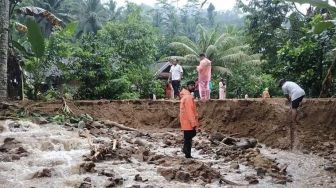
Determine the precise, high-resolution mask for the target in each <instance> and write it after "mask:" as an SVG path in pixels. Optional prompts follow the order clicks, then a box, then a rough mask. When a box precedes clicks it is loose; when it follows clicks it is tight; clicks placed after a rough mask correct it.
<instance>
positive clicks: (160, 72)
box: [152, 61, 171, 78]
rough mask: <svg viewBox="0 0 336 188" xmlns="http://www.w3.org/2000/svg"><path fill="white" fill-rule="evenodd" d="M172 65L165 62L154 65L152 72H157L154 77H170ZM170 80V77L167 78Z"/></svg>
mask: <svg viewBox="0 0 336 188" xmlns="http://www.w3.org/2000/svg"><path fill="white" fill-rule="evenodd" d="M170 66H171V63H170V62H169V61H165V62H158V63H155V64H154V65H152V70H153V71H154V72H155V74H154V76H155V77H156V78H164V77H167V75H168V76H169V74H167V73H169V70H170ZM167 78H168V77H167Z"/></svg>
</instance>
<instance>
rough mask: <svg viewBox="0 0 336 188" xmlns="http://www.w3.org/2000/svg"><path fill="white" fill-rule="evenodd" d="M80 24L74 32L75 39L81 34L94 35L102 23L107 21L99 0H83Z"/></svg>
mask: <svg viewBox="0 0 336 188" xmlns="http://www.w3.org/2000/svg"><path fill="white" fill-rule="evenodd" d="M80 6H81V10H82V12H81V14H80V17H79V19H80V23H79V25H78V28H77V31H76V38H78V37H79V36H81V35H82V34H83V33H94V34H96V33H97V32H98V30H99V29H100V28H101V26H102V22H103V21H106V20H107V19H108V16H109V15H108V12H107V10H106V9H105V7H104V6H103V4H102V3H101V1H100V0H83V2H82V3H81V5H80Z"/></svg>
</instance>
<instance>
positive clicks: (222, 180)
mask: <svg viewBox="0 0 336 188" xmlns="http://www.w3.org/2000/svg"><path fill="white" fill-rule="evenodd" d="M223 182H224V183H226V184H228V185H235V186H248V185H245V184H239V183H236V182H233V181H230V180H228V179H225V178H223V177H221V178H220V180H219V183H223Z"/></svg>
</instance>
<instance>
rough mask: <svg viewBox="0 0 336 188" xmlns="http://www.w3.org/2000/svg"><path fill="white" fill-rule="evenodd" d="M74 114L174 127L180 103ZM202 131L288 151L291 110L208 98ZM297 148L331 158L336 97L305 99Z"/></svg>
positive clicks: (91, 107) (97, 106)
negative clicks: (247, 138) (244, 139)
mask: <svg viewBox="0 0 336 188" xmlns="http://www.w3.org/2000/svg"><path fill="white" fill-rule="evenodd" d="M68 105H69V107H70V108H71V110H72V111H73V112H74V113H75V114H77V115H80V114H85V113H87V114H89V115H91V116H92V117H94V118H96V119H98V120H106V119H108V120H111V121H115V122H118V123H121V124H124V125H126V126H129V127H133V128H137V129H148V130H152V129H153V128H154V129H156V128H159V129H164V128H178V127H179V121H178V113H179V102H178V101H148V100H143V101H141V100H137V101H106V100H102V101H73V102H68ZM24 106H25V107H26V108H27V110H28V111H29V112H40V113H49V114H50V113H57V112H58V111H59V109H60V108H61V107H62V102H61V101H58V102H49V103H27V104H24ZM197 108H198V112H199V119H200V127H201V129H202V130H206V131H209V132H220V133H223V134H228V135H234V136H237V137H254V138H256V139H258V141H259V142H261V143H264V144H266V145H267V146H271V147H275V148H280V149H288V148H289V144H290V141H289V138H288V136H289V125H290V123H291V121H290V108H289V106H287V105H286V104H285V99H269V100H261V99H249V100H223V101H220V100H211V101H208V102H206V103H203V102H198V103H197ZM299 123H300V125H299V126H298V130H299V131H298V136H297V138H298V140H299V149H300V150H302V151H307V152H310V151H311V152H313V153H317V154H319V155H322V156H330V155H334V154H335V151H334V147H335V145H336V144H335V139H336V99H305V100H304V101H303V103H302V105H301V108H300V110H299Z"/></svg>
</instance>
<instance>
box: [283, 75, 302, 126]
mask: <svg viewBox="0 0 336 188" xmlns="http://www.w3.org/2000/svg"><path fill="white" fill-rule="evenodd" d="M279 87H281V88H282V91H283V93H284V95H285V96H286V98H287V99H288V102H290V103H291V108H292V121H293V122H294V123H296V124H298V121H297V108H298V107H299V106H300V103H301V102H302V99H303V97H304V96H305V91H304V90H303V89H302V88H301V87H300V86H299V85H298V84H296V83H294V82H291V81H286V80H285V79H281V80H280V81H279Z"/></svg>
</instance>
